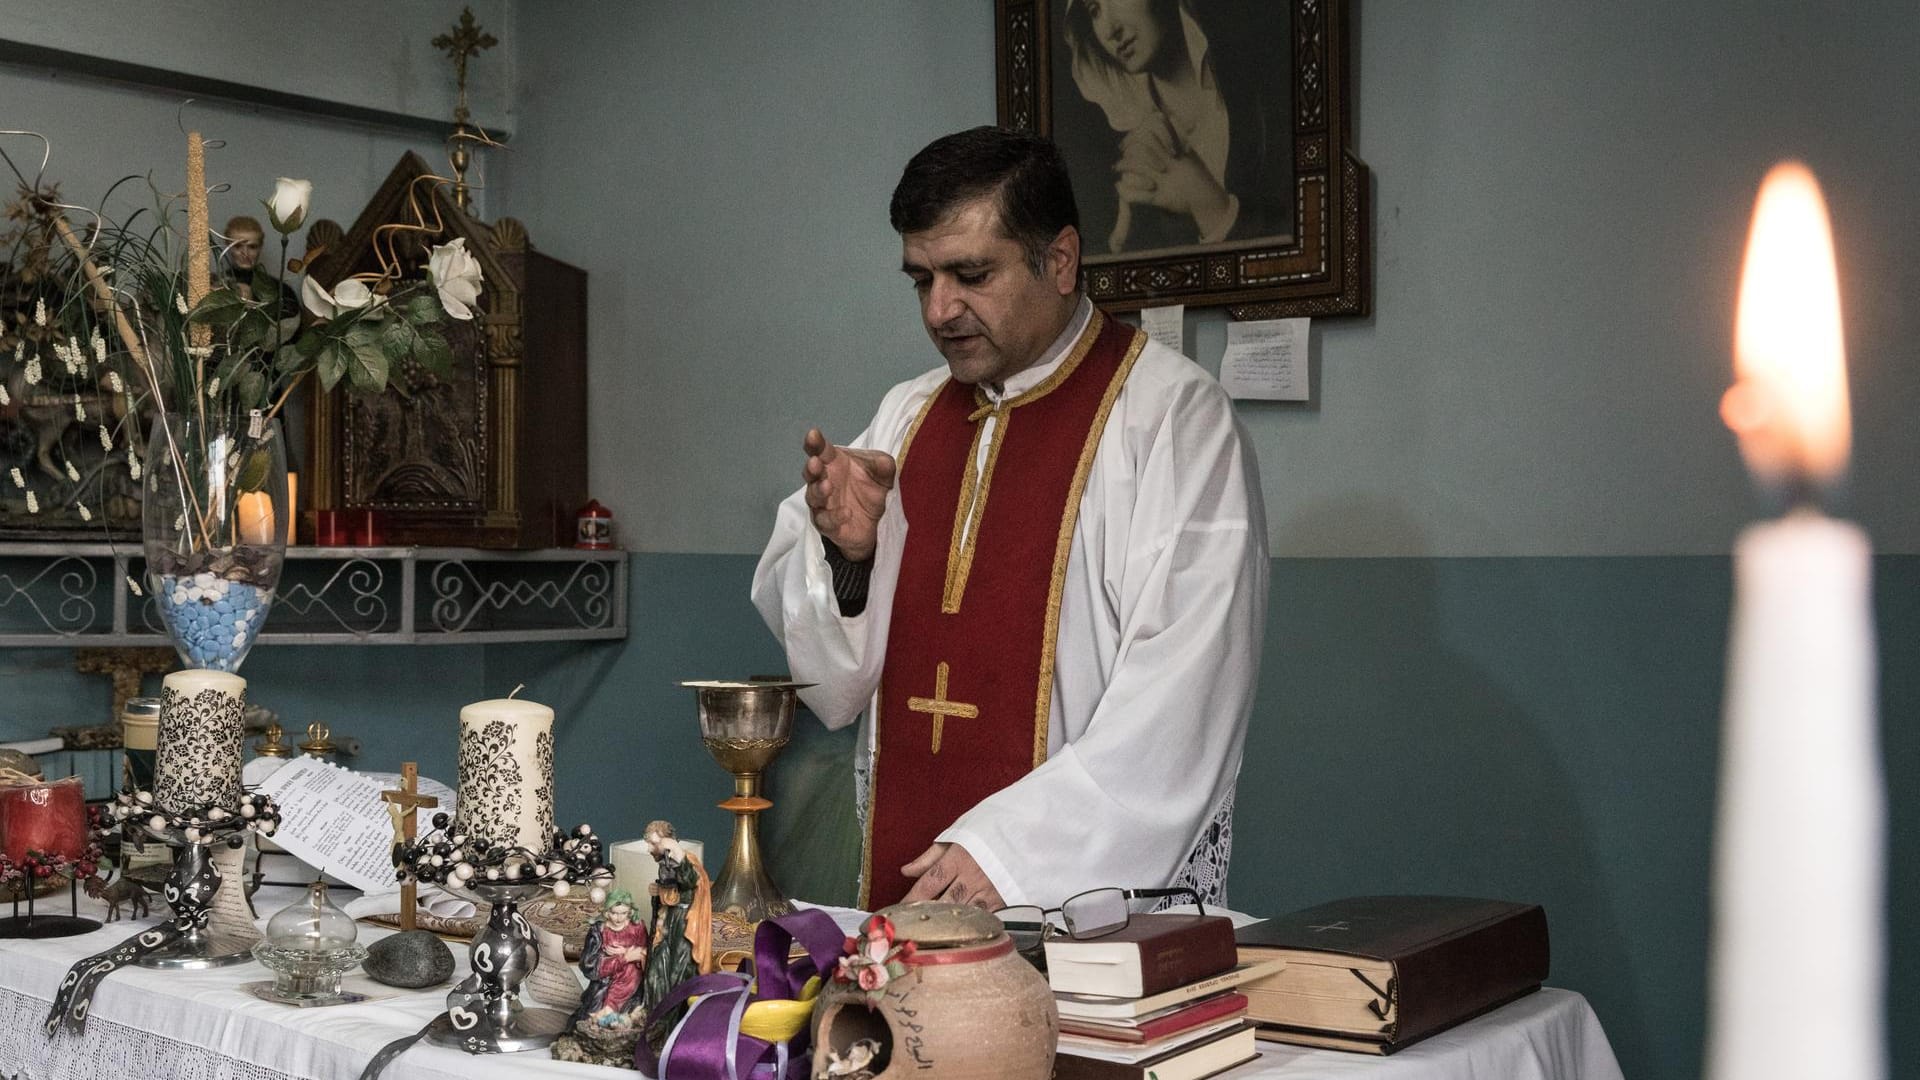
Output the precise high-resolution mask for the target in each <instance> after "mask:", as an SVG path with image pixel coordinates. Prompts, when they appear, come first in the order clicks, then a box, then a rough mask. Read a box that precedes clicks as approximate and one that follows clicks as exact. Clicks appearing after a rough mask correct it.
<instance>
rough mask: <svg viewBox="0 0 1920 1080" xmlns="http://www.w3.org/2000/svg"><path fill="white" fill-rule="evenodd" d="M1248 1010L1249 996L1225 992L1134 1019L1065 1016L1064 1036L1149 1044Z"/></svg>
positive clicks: (1062, 1020) (1062, 1021) (1063, 1021)
mask: <svg viewBox="0 0 1920 1080" xmlns="http://www.w3.org/2000/svg"><path fill="white" fill-rule="evenodd" d="M1246 1011H1247V998H1246V995H1244V994H1221V995H1219V996H1217V997H1210V998H1201V999H1200V1000H1199V1001H1196V1002H1194V1003H1193V1004H1191V1005H1182V1006H1180V1007H1178V1008H1175V1009H1168V1010H1167V1011H1165V1012H1162V1013H1156V1014H1154V1015H1152V1016H1147V1017H1142V1018H1141V1019H1139V1020H1137V1021H1131V1022H1127V1021H1114V1022H1109V1023H1102V1022H1100V1021H1097V1020H1082V1019H1079V1018H1078V1017H1072V1016H1061V1017H1060V1032H1061V1034H1063V1035H1084V1036H1086V1037H1087V1038H1090V1039H1110V1040H1112V1041H1114V1042H1123V1043H1149V1042H1153V1041H1155V1040H1156V1039H1164V1038H1167V1037H1169V1036H1172V1035H1178V1034H1180V1033H1181V1032H1183V1031H1191V1030H1193V1029H1194V1028H1197V1027H1204V1026H1206V1025H1207V1024H1211V1023H1214V1022H1215V1021H1219V1020H1226V1019H1229V1018H1231V1017H1235V1016H1239V1015H1241V1014H1242V1013H1245V1012H1246Z"/></svg>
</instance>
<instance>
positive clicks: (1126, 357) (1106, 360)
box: [860, 310, 1146, 911]
mask: <svg viewBox="0 0 1920 1080" xmlns="http://www.w3.org/2000/svg"><path fill="white" fill-rule="evenodd" d="M1145 344H1146V335H1145V334H1142V333H1140V332H1139V331H1137V330H1134V329H1133V328H1131V327H1129V326H1127V325H1125V324H1124V323H1119V322H1115V321H1112V320H1110V319H1107V318H1105V317H1104V316H1102V315H1101V314H1100V312H1099V311H1097V310H1096V311H1095V312H1094V313H1093V316H1092V319H1091V321H1090V323H1089V325H1088V327H1087V329H1086V331H1085V332H1084V333H1082V334H1081V335H1080V339H1079V340H1078V341H1077V342H1075V343H1074V345H1073V347H1072V349H1071V351H1069V353H1068V354H1067V356H1066V358H1065V359H1064V360H1062V361H1061V363H1060V366H1059V367H1058V368H1057V369H1055V371H1054V373H1053V374H1052V375H1050V376H1048V377H1047V378H1046V379H1045V380H1044V381H1043V382H1041V383H1040V384H1039V385H1037V386H1035V387H1034V388H1033V389H1031V390H1029V391H1027V392H1026V393H1024V394H1020V395H1019V396H1017V397H1015V398H1013V399H1012V400H1010V401H1008V402H1005V403H1003V404H1002V405H1001V406H1000V413H999V415H1000V419H999V421H998V431H997V432H996V433H995V436H994V442H993V447H992V449H991V450H990V451H989V452H988V457H987V462H986V465H985V468H984V469H983V470H977V469H976V468H975V462H976V461H977V459H978V453H977V451H978V446H979V444H978V439H979V438H980V435H981V431H982V428H983V424H982V421H983V420H984V419H985V418H986V417H987V415H988V414H989V413H991V412H992V411H993V410H992V407H991V406H990V404H989V403H988V401H987V400H986V396H985V395H984V394H981V393H980V392H979V391H977V390H975V389H974V388H973V387H971V386H966V385H963V384H960V383H957V382H953V381H952V380H949V381H948V382H947V383H946V384H945V385H943V386H942V387H941V388H940V389H939V390H938V391H936V392H935V393H934V394H933V395H932V396H931V397H930V398H929V399H928V401H927V404H926V405H925V406H923V407H922V409H921V413H920V416H919V417H918V418H917V419H916V420H915V421H914V426H913V428H912V429H910V430H909V431H908V433H907V440H906V445H904V446H902V447H901V450H900V480H899V484H900V503H901V507H902V509H903V510H904V511H905V513H906V517H907V524H908V529H907V543H906V552H905V554H904V556H903V558H902V561H901V565H900V581H899V584H898V585H897V586H896V587H895V590H894V596H893V621H892V624H891V627H890V629H889V630H888V633H887V658H886V663H885V666H884V668H883V669H882V672H883V673H882V675H881V679H880V696H879V702H878V704H877V706H876V710H875V713H874V725H875V730H876V736H875V737H876V740H877V747H876V752H875V754H874V766H873V775H872V793H871V797H870V799H869V802H868V807H867V831H866V845H865V848H864V851H863V853H862V860H861V862H862V870H863V873H862V881H863V882H864V883H865V884H864V888H863V890H862V896H861V902H860V906H861V907H863V908H866V909H867V910H870V911H872V910H878V909H880V908H883V907H885V906H887V905H889V904H893V903H897V902H899V900H900V899H901V898H902V897H903V896H905V895H906V892H907V889H908V888H910V887H911V885H912V882H911V880H910V879H908V878H907V877H906V876H905V875H903V874H901V873H900V867H902V866H904V865H905V864H907V863H908V862H911V861H912V860H913V859H914V858H916V857H918V856H919V854H920V853H921V852H923V851H925V850H926V849H927V846H928V845H930V844H932V843H933V840H934V837H936V836H938V835H939V834H940V832H941V831H942V830H944V829H945V828H946V827H947V826H949V825H951V824H953V822H954V820H955V819H957V818H958V817H959V816H960V815H961V814H964V813H966V812H967V811H968V810H970V809H972V808H973V806H974V804H976V803H978V802H980V800H982V799H984V798H986V797H987V796H989V795H992V794H993V793H994V792H996V791H999V790H1000V789H1001V788H1004V787H1006V786H1007V785H1009V784H1011V783H1013V782H1014V781H1016V780H1018V779H1020V778H1021V777H1022V776H1025V775H1026V774H1027V773H1028V772H1030V771H1031V770H1032V769H1033V768H1034V767H1035V766H1037V765H1039V764H1040V763H1041V762H1042V761H1044V760H1045V759H1046V756H1047V716H1048V710H1049V707H1050V705H1051V703H1052V697H1053V657H1054V643H1055V635H1056V633H1057V631H1058V628H1059V622H1060V591H1061V587H1062V584H1063V581H1064V579H1065V577H1066V571H1067V556H1068V553H1069V552H1070V551H1071V549H1072V543H1073V532H1074V525H1075V523H1076V521H1077V520H1078V519H1079V513H1080V496H1081V492H1082V490H1083V489H1084V488H1085V486H1086V481H1087V473H1088V471H1089V470H1091V469H1092V467H1093V456H1094V451H1095V450H1096V449H1097V448H1098V446H1099V444H1100V433H1101V431H1102V430H1103V429H1104V428H1105V427H1106V422H1107V413H1108V412H1109V411H1110V410H1111V409H1112V407H1113V400H1114V398H1115V397H1116V396H1117V395H1118V394H1119V392H1120V386H1121V384H1122V383H1124V382H1125V381H1126V378H1127V373H1128V372H1129V371H1130V370H1132V368H1133V362H1134V359H1135V358H1136V357H1137V356H1139V355H1140V349H1141V348H1142V347H1143V346H1144V345H1145ZM909 450H910V451H911V453H909V452H908V451H909ZM976 489H977V490H978V492H979V497H978V499H977V500H976V499H975V497H974V492H975V490H976ZM970 506H971V507H973V513H974V515H975V520H974V523H973V527H972V529H971V530H970V531H969V532H968V535H967V538H966V539H965V540H964V542H963V541H962V539H961V534H962V529H963V526H964V523H965V518H966V515H967V513H968V509H969V507H970ZM976 571H977V572H976ZM1036 824H1038V823H1036Z"/></svg>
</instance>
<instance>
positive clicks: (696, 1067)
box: [633, 908, 847, 1080]
mask: <svg viewBox="0 0 1920 1080" xmlns="http://www.w3.org/2000/svg"><path fill="white" fill-rule="evenodd" d="M846 940H847V939H846V935H845V934H842V933H841V932H840V928H839V927H838V926H837V925H835V924H834V921H833V919H832V918H830V917H828V915H827V914H826V913H825V912H823V911H819V910H816V909H813V908H807V909H805V910H802V911H795V912H793V913H791V914H788V915H782V916H780V917H779V918H777V919H767V920H766V921H764V922H762V923H761V924H760V926H759V929H757V930H755V931H754V935H753V972H754V974H755V975H756V976H757V977H758V980H759V985H758V987H753V986H751V985H750V978H752V977H751V976H749V975H748V974H747V973H746V971H745V965H744V964H743V965H742V970H741V971H740V972H737V973H736V972H716V973H714V974H712V975H700V976H696V977H694V978H691V979H688V980H687V981H685V982H683V983H681V984H680V985H678V986H676V987H674V988H673V991H672V992H671V993H669V994H668V995H667V996H666V997H665V998H664V999H662V1000H661V1001H660V1002H659V1003H658V1004H656V1005H655V1006H654V1007H653V1008H652V1009H650V1010H648V1012H647V1019H646V1027H647V1028H652V1027H653V1025H654V1024H655V1023H657V1022H658V1021H659V1019H660V1018H661V1017H663V1016H666V1015H668V1014H670V1013H672V1012H673V1010H674V1009H675V1008H678V1007H679V1005H680V1003H681V1002H683V1001H685V1000H687V999H688V998H690V997H695V996H698V997H699V998H700V1000H699V1001H697V1002H695V1003H694V1005H693V1008H692V1009H690V1010H688V1011H687V1015H686V1016H685V1017H683V1018H681V1020H680V1023H679V1025H678V1026H676V1027H675V1028H674V1029H673V1033H672V1034H671V1035H669V1036H667V1042H666V1045H665V1046H663V1047H662V1048H661V1050H660V1054H659V1056H658V1057H656V1056H655V1055H654V1052H653V1048H652V1047H651V1046H650V1045H649V1044H648V1043H647V1041H646V1040H645V1039H642V1040H640V1044H639V1045H638V1046H636V1047H635V1048H634V1051H633V1063H634V1065H635V1066H636V1067H638V1068H639V1069H640V1071H641V1072H643V1073H645V1074H646V1075H648V1076H651V1077H655V1078H656V1080H805V1078H806V1076H807V1066H808V1060H807V1059H808V1055H807V1049H808V1042H809V1030H808V1029H807V1028H802V1029H801V1031H800V1034H798V1035H796V1036H794V1037H793V1038H792V1039H790V1040H788V1041H787V1042H783V1043H770V1042H767V1041H766V1040H764V1039H756V1038H754V1037H753V1036H751V1035H742V1034H741V1033H740V1018H741V1016H743V1015H744V1014H745V1013H746V1011H747V1006H748V1005H751V1004H753V1003H754V1002H756V1001H790V1000H793V999H794V998H797V997H799V996H800V991H801V989H802V988H803V987H805V986H806V985H807V980H808V979H809V978H811V977H813V976H814V975H820V976H821V977H822V978H827V977H830V976H831V975H832V974H833V970H834V967H835V966H836V965H837V964H838V963H839V960H840V954H841V952H842V951H843V949H844V948H845V945H846ZM795 941H798V942H799V943H800V945H801V947H802V948H804V949H806V950H807V955H805V956H803V957H801V958H800V959H798V960H795V961H793V962H792V963H788V961H787V956H788V954H789V953H790V952H791V951H792V945H793V943H794V942H795Z"/></svg>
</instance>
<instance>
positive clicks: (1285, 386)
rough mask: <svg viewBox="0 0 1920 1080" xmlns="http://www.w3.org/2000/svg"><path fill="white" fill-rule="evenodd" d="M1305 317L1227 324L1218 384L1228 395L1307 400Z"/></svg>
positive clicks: (1262, 399) (1281, 399)
mask: <svg viewBox="0 0 1920 1080" xmlns="http://www.w3.org/2000/svg"><path fill="white" fill-rule="evenodd" d="M1310 321H1311V320H1308V319H1268V320H1265V321H1261V322H1230V323H1228V324H1227V351H1226V353H1225V354H1224V355H1222V356H1221V357H1220V385H1221V386H1223V387H1225V388H1226V391H1227V396H1229V397H1236V398H1253V399H1257V400H1261V401H1306V400H1307V391H1308V387H1307V324H1308V322H1310Z"/></svg>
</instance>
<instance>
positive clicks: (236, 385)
mask: <svg viewBox="0 0 1920 1080" xmlns="http://www.w3.org/2000/svg"><path fill="white" fill-rule="evenodd" d="M233 378H234V382H233V393H234V398H235V400H237V401H239V402H240V404H241V406H242V407H243V408H247V409H264V408H266V407H267V379H266V376H264V375H262V374H260V372H258V371H256V370H255V369H253V368H251V367H249V368H243V369H241V371H240V374H238V375H235V376H234V377H233Z"/></svg>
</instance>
